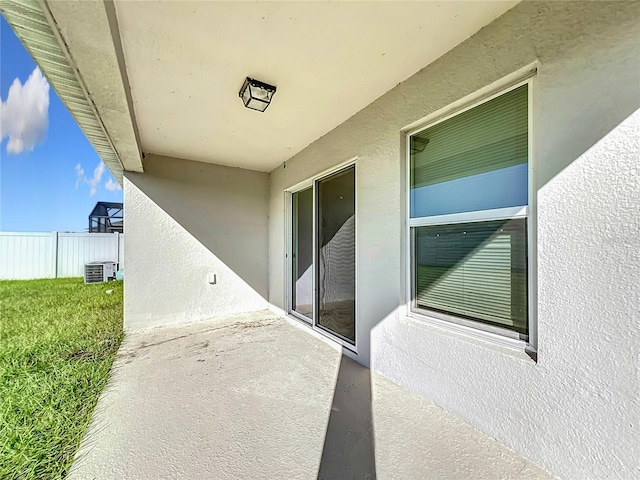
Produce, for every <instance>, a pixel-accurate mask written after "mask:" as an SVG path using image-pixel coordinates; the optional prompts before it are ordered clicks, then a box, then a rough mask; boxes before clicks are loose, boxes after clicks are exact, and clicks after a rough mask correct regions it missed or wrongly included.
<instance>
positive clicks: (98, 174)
mask: <svg viewBox="0 0 640 480" xmlns="http://www.w3.org/2000/svg"><path fill="white" fill-rule="evenodd" d="M104 170H105V166H104V163H102V162H100V163H98V166H97V167H96V168H95V169H94V170H93V177H91V178H87V176H86V175H85V174H84V168H82V165H81V164H79V163H78V164H77V165H76V166H75V171H76V188H78V187H80V185H84V184H85V183H86V184H87V185H89V187H90V190H89V196H90V197H93V196H94V195H95V194H96V193H98V188H99V187H100V182H101V181H102V175H103V174H104ZM107 183H108V182H107ZM116 185H117V184H116ZM105 187H107V190H110V188H109V187H108V186H107V184H105Z"/></svg>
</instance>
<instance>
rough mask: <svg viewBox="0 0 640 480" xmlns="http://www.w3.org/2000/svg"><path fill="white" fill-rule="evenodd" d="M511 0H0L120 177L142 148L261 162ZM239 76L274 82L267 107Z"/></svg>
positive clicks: (362, 101) (291, 148)
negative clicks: (256, 104) (254, 103)
mask: <svg viewBox="0 0 640 480" xmlns="http://www.w3.org/2000/svg"><path fill="white" fill-rule="evenodd" d="M516 3H518V2H517V1H514V0H512V1H486V2H473V1H471V2H308V3H307V2H305V3H297V2H189V1H185V2H160V1H158V2H115V3H114V2H111V1H103V0H96V1H93V2H52V1H27V0H19V1H17V2H16V1H13V0H12V1H7V0H0V7H1V9H2V12H3V14H4V15H5V17H6V18H7V20H8V21H9V23H10V24H11V25H12V26H13V28H14V29H15V31H16V33H17V34H18V36H19V37H20V38H21V40H22V41H23V43H24V44H25V45H26V46H27V48H28V49H29V51H30V52H31V53H32V55H33V56H34V58H35V60H36V62H37V63H38V65H39V66H40V67H41V69H42V71H43V73H44V74H45V75H46V76H47V78H48V79H49V81H50V83H51V84H52V86H53V87H54V88H55V89H56V91H57V92H58V94H59V95H60V97H61V98H62V100H63V101H64V102H65V104H66V105H67V106H68V107H69V109H70V110H71V112H72V113H73V114H74V116H75V117H76V119H77V120H78V123H79V124H80V126H81V128H82V129H83V130H84V132H85V134H86V135H87V137H89V139H90V140H91V142H92V143H93V144H94V146H95V147H96V150H97V151H98V153H99V154H100V155H101V157H102V158H103V160H104V161H105V164H106V165H107V166H108V167H109V169H110V170H111V171H112V172H114V173H116V174H117V176H119V174H121V171H122V169H124V170H128V171H137V172H139V171H142V163H141V155H140V152H144V153H154V154H159V155H165V156H172V157H178V158H184V159H190V160H196V161H202V162H209V163H217V164H220V165H229V166H236V167H242V168H247V169H252V170H259V171H266V172H269V171H271V170H273V169H274V168H276V167H277V166H278V165H280V164H281V163H282V162H283V161H285V160H287V159H288V158H290V157H291V156H293V155H295V154H296V153H297V152H299V151H300V150H302V149H304V148H305V147H306V146H307V145H309V144H310V143H312V142H313V141H315V140H316V139H318V138H319V137H321V136H322V135H324V134H326V133H327V132H329V131H330V130H332V129H333V128H334V127H336V126H337V125H339V124H341V123H342V122H344V121H345V120H347V119H348V118H349V117H351V116H352V115H354V114H355V113H357V112H358V111H359V110H361V109H362V108H364V107H365V106H367V105H368V104H369V103H371V102H373V101H374V100H375V99H376V98H378V97H380V96H381V95H383V94H384V93H385V92H387V91H388V90H390V89H391V88H393V87H394V86H395V85H397V84H398V83H399V82H402V81H403V80H405V79H406V78H408V77H410V76H411V75H413V74H414V73H416V72H417V71H419V70H420V69H422V68H424V67H425V66H426V65H428V64H430V63H431V62H433V61H435V60H436V59H437V58H439V57H440V56H442V55H443V54H444V53H446V52H447V51H449V50H451V49H452V48H453V47H454V46H456V45H457V44H459V43H461V42H462V41H464V40H465V39H466V38H468V37H470V36H471V35H473V34H474V33H475V32H477V31H478V30H479V29H481V28H482V27H483V26H485V25H487V24H489V23H490V22H491V21H492V20H494V19H495V18H497V17H498V16H500V15H501V14H502V13H504V12H505V11H506V10H508V9H510V8H511V7H513V6H514V5H515V4H516ZM247 76H250V77H253V78H256V79H258V80H261V81H264V82H266V83H269V84H272V85H276V86H277V89H278V90H277V92H276V94H275V97H274V100H273V103H272V105H271V106H270V107H269V108H268V110H267V111H266V112H265V113H259V112H256V111H253V110H249V109H246V108H245V107H244V106H243V104H242V102H241V100H240V99H239V98H238V91H239V89H240V87H241V85H242V82H243V80H244V79H245V77H247Z"/></svg>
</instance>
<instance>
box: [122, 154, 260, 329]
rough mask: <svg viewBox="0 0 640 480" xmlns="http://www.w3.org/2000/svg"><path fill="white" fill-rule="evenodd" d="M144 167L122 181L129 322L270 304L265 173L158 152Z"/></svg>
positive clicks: (185, 318) (191, 317)
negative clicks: (160, 155) (159, 155)
mask: <svg viewBox="0 0 640 480" xmlns="http://www.w3.org/2000/svg"><path fill="white" fill-rule="evenodd" d="M144 170H145V173H144V174H135V173H127V174H126V177H125V181H124V197H125V207H126V208H125V229H126V232H127V234H126V236H125V241H126V248H125V265H127V267H126V278H127V280H126V282H125V307H124V318H125V328H126V329H127V330H131V329H139V328H148V327H155V326H159V325H165V324H175V323H182V322H191V321H198V320H204V319H208V318H214V317H219V316H225V315H231V314H235V313H242V312H248V311H254V310H263V309H265V308H267V306H268V302H267V291H268V284H267V230H268V223H267V215H268V191H269V176H268V174H266V173H261V172H253V171H249V170H243V169H239V168H229V167H221V166H218V165H211V164H205V163H199V162H192V161H187V160H178V159H174V158H167V157H158V156H153V155H150V156H147V157H146V158H145V160H144ZM210 275H215V277H216V283H215V284H211V283H209V281H208V280H209V279H208V276H210Z"/></svg>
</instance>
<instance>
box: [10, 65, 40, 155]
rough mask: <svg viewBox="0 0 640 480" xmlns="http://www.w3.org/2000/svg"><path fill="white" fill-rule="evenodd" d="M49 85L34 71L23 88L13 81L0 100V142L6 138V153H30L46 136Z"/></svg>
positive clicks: (36, 69)
mask: <svg viewBox="0 0 640 480" xmlns="http://www.w3.org/2000/svg"><path fill="white" fill-rule="evenodd" d="M48 126H49V82H47V79H46V78H44V77H43V76H42V73H41V72H40V69H39V68H37V67H36V68H35V69H34V70H33V72H31V75H29V78H27V81H26V82H24V85H23V84H22V83H20V80H19V79H18V78H16V79H15V80H14V81H13V83H12V84H11V87H9V93H8V94H7V100H6V102H5V101H3V100H0V141H2V140H4V137H9V141H8V142H7V153H20V152H22V151H28V152H30V151H31V150H33V147H35V146H36V144H37V143H42V142H43V141H44V139H45V137H46V136H47V127H48Z"/></svg>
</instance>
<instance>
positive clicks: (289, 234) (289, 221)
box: [283, 157, 361, 355]
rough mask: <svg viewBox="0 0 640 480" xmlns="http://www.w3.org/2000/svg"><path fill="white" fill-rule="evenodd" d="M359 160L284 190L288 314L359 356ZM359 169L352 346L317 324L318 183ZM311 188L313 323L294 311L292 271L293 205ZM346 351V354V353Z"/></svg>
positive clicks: (349, 342)
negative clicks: (349, 169)
mask: <svg viewBox="0 0 640 480" xmlns="http://www.w3.org/2000/svg"><path fill="white" fill-rule="evenodd" d="M357 160H358V158H357V157H354V158H351V159H349V160H347V161H345V162H342V163H339V164H337V165H334V166H333V167H331V168H328V169H326V170H323V171H322V172H320V173H318V174H316V175H314V176H312V177H309V178H307V179H305V180H303V181H302V182H298V183H296V184H295V185H292V186H291V187H289V188H287V189H285V191H284V207H285V208H284V210H285V222H284V224H285V225H284V228H285V231H284V238H285V258H284V260H285V261H284V263H285V265H284V268H285V272H284V280H285V288H284V295H285V298H284V303H283V305H284V306H285V313H286V315H287V316H289V318H292V319H293V320H296V321H297V322H299V323H300V324H302V325H303V326H305V327H307V328H309V329H311V330H312V331H313V332H317V333H318V334H320V335H322V336H323V337H325V338H328V339H330V340H332V341H333V342H335V343H338V344H339V345H340V346H342V347H343V349H344V350H346V351H348V352H351V353H353V354H355V355H357V354H358V334H359V330H360V328H361V327H360V325H359V323H360V322H358V311H359V295H358V251H359V248H358V218H359V217H358V165H357ZM351 167H354V168H355V185H354V195H355V212H356V225H355V236H356V245H355V279H354V281H355V295H356V300H355V310H356V319H355V323H356V325H355V339H354V342H353V343H352V342H351V341H350V340H348V339H345V338H344V337H342V336H341V335H340V334H338V333H335V332H331V331H330V330H328V329H327V328H324V327H323V326H322V325H318V324H317V321H316V312H317V308H318V306H317V301H318V299H317V290H316V289H317V285H316V283H317V282H316V258H315V255H316V251H317V245H316V243H317V238H316V237H317V225H316V224H317V221H316V220H317V215H318V212H317V208H318V206H317V184H318V182H319V181H320V180H323V179H325V178H327V177H331V176H333V175H335V174H337V173H339V172H341V171H343V170H347V169H348V168H351ZM307 188H311V189H312V192H313V222H312V225H313V255H314V259H313V262H312V278H313V280H312V281H313V286H312V292H313V297H312V302H313V312H312V318H311V321H309V319H308V318H306V317H304V316H303V315H300V314H298V313H297V312H295V311H294V310H293V308H292V307H293V305H292V301H293V292H292V283H293V282H292V281H291V280H292V271H293V263H292V262H293V255H292V252H293V230H292V229H293V202H292V194H294V193H297V192H300V191H302V190H306V189H307ZM344 350H343V351H344Z"/></svg>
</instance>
